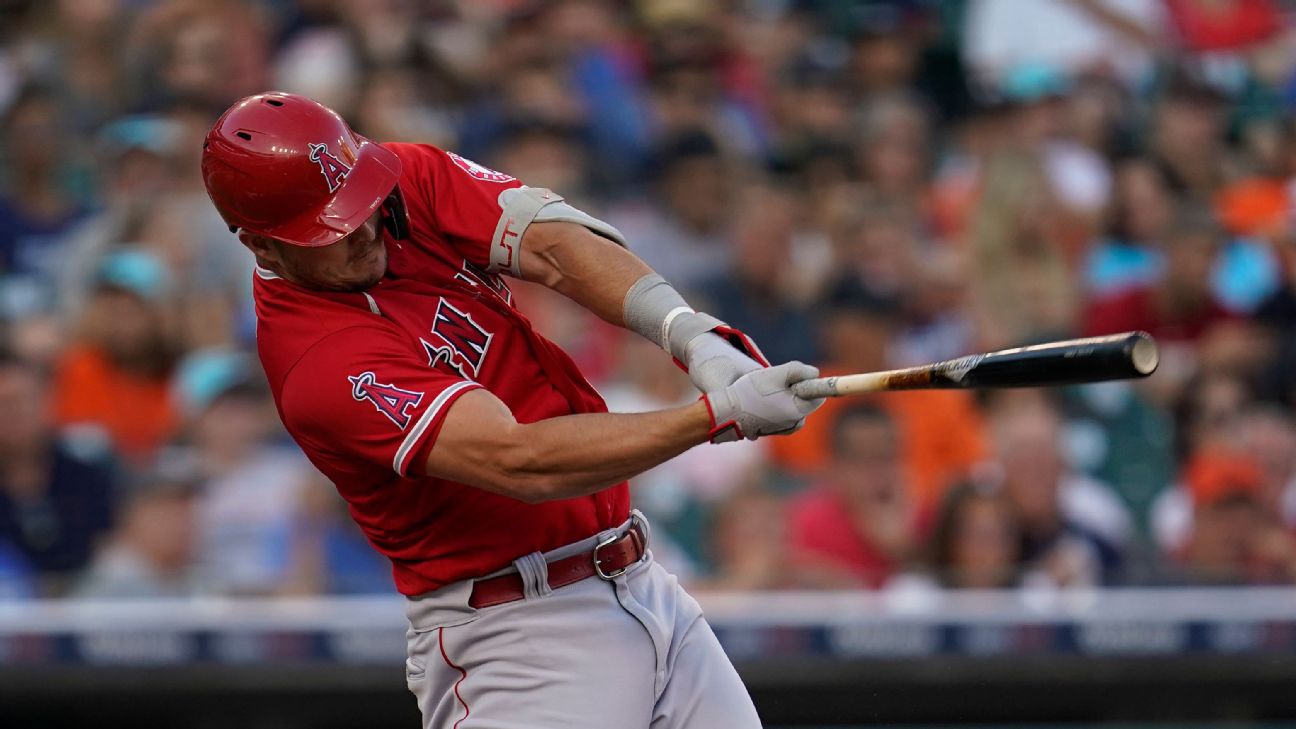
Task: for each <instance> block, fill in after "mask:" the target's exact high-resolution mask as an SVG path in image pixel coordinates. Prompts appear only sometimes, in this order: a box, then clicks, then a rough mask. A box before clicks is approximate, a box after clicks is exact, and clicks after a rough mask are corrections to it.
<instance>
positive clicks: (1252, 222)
mask: <svg viewBox="0 0 1296 729" xmlns="http://www.w3.org/2000/svg"><path fill="white" fill-rule="evenodd" d="M1291 204H1292V201H1291V199H1290V198H1289V196H1288V193H1287V182H1286V181H1285V180H1281V179H1275V178H1268V177H1253V178H1249V179H1245V180H1239V181H1238V182H1235V183H1233V184H1232V185H1229V186H1228V187H1227V188H1225V189H1224V190H1222V191H1220V193H1219V194H1218V195H1216V196H1215V211H1216V214H1217V215H1218V216H1219V218H1220V220H1222V221H1224V225H1225V226H1226V227H1227V228H1228V229H1229V232H1231V233H1235V234H1237V235H1266V234H1272V233H1275V232H1277V231H1279V230H1282V229H1283V228H1285V227H1286V226H1287V225H1288V222H1287V221H1288V220H1289V219H1290V218H1291V214H1292V210H1291Z"/></svg>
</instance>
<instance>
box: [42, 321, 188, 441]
mask: <svg viewBox="0 0 1296 729" xmlns="http://www.w3.org/2000/svg"><path fill="white" fill-rule="evenodd" d="M54 385H55V386H54V420H55V422H56V423H58V424H59V425H73V424H77V423H95V424H97V425H100V426H102V427H103V428H104V429H105V430H107V431H108V434H109V435H110V436H111V437H112V439H113V444H114V445H115V446H116V448H117V451H118V452H119V453H121V454H122V455H123V456H125V457H126V458H128V459H131V460H138V459H141V458H145V457H147V456H149V455H151V454H152V453H153V452H154V451H155V450H157V448H158V447H159V446H161V445H162V444H163V443H164V442H165V441H166V440H167V438H168V437H170V436H171V434H172V433H173V432H175V428H176V414H175V411H174V409H173V407H172V403H171V394H170V390H169V387H168V384H167V382H166V381H165V380H147V379H142V378H140V377H138V376H136V375H132V374H130V373H127V372H123V371H122V370H121V369H119V368H117V367H116V366H114V365H113V363H112V362H110V361H109V360H108V358H107V357H105V356H104V355H103V354H102V353H101V352H99V350H97V349H95V348H93V347H87V346H80V347H72V348H70V349H69V350H68V351H67V353H66V354H64V356H63V359H62V361H61V362H60V363H59V368H58V376H57V379H56V381H55V383H54Z"/></svg>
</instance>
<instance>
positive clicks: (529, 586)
mask: <svg viewBox="0 0 1296 729" xmlns="http://www.w3.org/2000/svg"><path fill="white" fill-rule="evenodd" d="M513 564H514V566H516V567H517V571H518V575H520V576H521V577H522V595H523V597H524V598H525V599H527V600H534V599H536V598H538V597H545V596H546V595H549V594H551V593H553V588H552V587H550V586H549V565H547V564H545V559H544V555H542V554H540V553H539V552H532V553H531V554H524V555H522V556H521V557H518V558H517V559H515V560H513Z"/></svg>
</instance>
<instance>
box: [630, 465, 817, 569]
mask: <svg viewBox="0 0 1296 729" xmlns="http://www.w3.org/2000/svg"><path fill="white" fill-rule="evenodd" d="M708 541H709V545H708V546H709V547H710V549H709V557H710V560H709V561H710V566H711V576H710V577H709V578H704V579H701V580H699V582H698V584H699V586H700V587H703V588H704V589H722V590H774V589H780V588H787V587H795V586H810V587H814V586H824V585H823V584H818V585H816V584H815V583H816V582H817V579H818V578H819V577H820V575H818V574H816V573H814V572H813V570H812V572H810V573H806V572H803V571H802V570H801V569H800V568H798V567H795V566H794V564H793V563H794V561H795V557H794V556H793V555H792V554H790V553H789V548H790V547H791V545H789V544H788V525H787V523H786V516H785V507H784V502H783V500H782V499H780V498H779V497H778V496H777V495H776V494H774V493H772V492H770V491H768V490H766V489H763V488H760V487H756V486H752V487H749V488H744V489H739V490H738V491H735V492H733V493H732V494H730V495H729V496H728V497H727V498H726V499H724V500H723V501H721V502H720V503H719V504H718V505H717V506H716V509H715V516H714V518H713V519H712V520H711V529H710V536H709V540H708ZM654 556H655V555H654Z"/></svg>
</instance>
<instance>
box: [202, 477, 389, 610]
mask: <svg viewBox="0 0 1296 729" xmlns="http://www.w3.org/2000/svg"><path fill="white" fill-rule="evenodd" d="M312 476H313V477H311V478H309V479H308V481H309V483H307V484H306V486H305V487H303V488H302V490H301V498H300V499H299V503H298V505H297V506H298V509H297V513H296V514H295V515H294V516H295V519H294V523H293V525H292V526H293V528H292V532H291V535H290V538H291V540H292V541H291V543H290V544H289V545H287V555H286V556H287V563H286V565H283V566H284V568H285V569H283V574H282V576H281V579H282V582H280V584H278V585H276V586H275V589H274V594H276V595H298V594H301V595H319V594H326V595H359V594H375V593H390V592H391V590H392V568H391V561H390V560H388V559H387V558H385V557H383V556H382V555H381V554H379V552H378V551H377V550H376V549H374V548H373V545H371V544H369V540H368V539H366V538H365V536H364V533H363V532H361V531H360V527H358V526H356V523H355V521H354V520H352V519H351V516H350V514H348V513H347V506H346V501H344V500H342V497H341V496H339V495H338V493H337V490H336V489H335V488H334V487H333V484H331V483H329V481H328V480H327V479H325V478H324V477H323V476H322V475H320V474H318V473H316V474H312ZM276 546H278V545H276ZM204 584H206V583H204Z"/></svg>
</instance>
